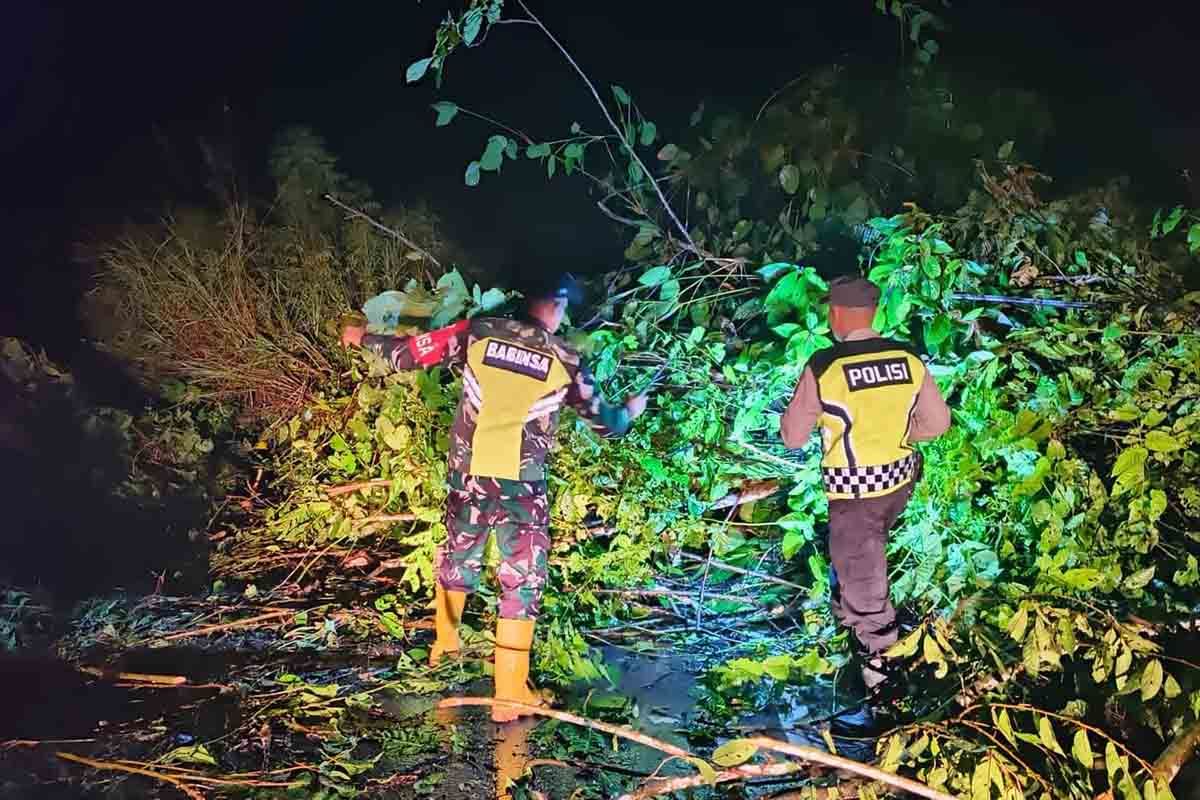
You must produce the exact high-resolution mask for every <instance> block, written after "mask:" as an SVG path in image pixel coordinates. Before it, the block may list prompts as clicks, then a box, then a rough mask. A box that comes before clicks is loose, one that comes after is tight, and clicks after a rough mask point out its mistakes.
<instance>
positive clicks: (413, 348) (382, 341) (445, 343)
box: [362, 320, 471, 372]
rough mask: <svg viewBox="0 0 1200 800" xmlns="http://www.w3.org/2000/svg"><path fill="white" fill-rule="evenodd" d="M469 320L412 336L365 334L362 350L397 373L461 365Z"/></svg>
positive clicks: (468, 334)
mask: <svg viewBox="0 0 1200 800" xmlns="http://www.w3.org/2000/svg"><path fill="white" fill-rule="evenodd" d="M470 334H471V323H470V321H469V320H463V321H461V322H456V323H454V324H453V325H451V326H449V327H446V328H438V329H437V330H435V331H429V332H428V333H421V334H417V335H415V336H377V335H375V334H367V335H366V336H364V337H363V338H362V346H363V347H364V348H366V349H367V350H370V351H371V352H372V353H374V354H375V355H377V356H380V357H382V358H384V359H385V360H386V361H387V362H388V363H389V364H391V365H392V369H394V370H396V371H397V372H400V371H404V370H411V369H425V368H427V367H433V366H438V365H440V366H450V365H452V364H461V363H463V361H465V360H466V357H467V339H468V338H469V337H470Z"/></svg>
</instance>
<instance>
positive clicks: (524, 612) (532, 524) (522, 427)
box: [342, 278, 646, 722]
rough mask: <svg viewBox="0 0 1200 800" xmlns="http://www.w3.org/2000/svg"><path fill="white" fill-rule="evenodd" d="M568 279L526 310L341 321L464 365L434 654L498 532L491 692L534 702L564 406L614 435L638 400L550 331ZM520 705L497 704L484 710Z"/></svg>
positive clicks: (402, 347) (455, 646)
mask: <svg viewBox="0 0 1200 800" xmlns="http://www.w3.org/2000/svg"><path fill="white" fill-rule="evenodd" d="M573 288H574V287H573V282H572V281H571V280H570V279H569V278H566V279H563V280H555V281H553V282H551V283H543V284H541V285H538V286H535V287H534V288H533V289H532V290H531V291H528V292H527V293H526V307H525V315H524V316H525V318H524V319H522V320H510V319H500V318H496V317H476V318H474V319H470V320H463V321H462V322H458V323H455V324H454V325H451V326H449V327H447V328H442V329H440V330H436V331H431V332H429V333H424V334H420V335H418V336H404V337H396V336H374V335H369V334H366V333H365V331H364V330H363V329H362V328H360V327H353V326H351V327H347V328H346V329H345V330H344V331H343V333H342V341H343V342H344V343H345V344H348V345H359V346H362V347H365V348H367V349H369V350H371V351H372V352H374V353H376V354H378V355H380V356H382V357H383V358H385V359H387V361H388V362H389V363H390V364H391V365H392V366H393V368H395V369H397V370H412V369H423V368H426V367H432V366H435V365H443V366H452V367H456V368H461V370H462V381H463V393H462V398H461V399H460V401H459V405H458V411H457V414H456V416H455V419H454V425H453V428H452V429H451V434H450V473H449V484H450V492H449V496H448V499H447V503H446V530H447V533H448V538H447V541H446V543H445V544H444V545H443V546H442V548H441V549H440V551H439V554H438V582H437V587H436V590H435V597H434V602H435V606H436V623H437V639H436V641H435V642H434V645H433V648H432V650H431V652H430V662H431V663H433V664H436V663H437V662H438V660H439V659H441V657H442V656H444V655H446V654H447V653H454V652H456V651H458V650H459V647H460V644H459V639H458V624H459V621H460V620H461V618H462V610H463V607H464V605H465V604H466V596H467V594H468V593H469V592H472V591H474V590H475V588H476V587H477V586H478V585H479V574H480V571H481V569H482V566H483V549H484V546H485V544H486V543H487V537H488V533H489V532H492V531H494V532H495V534H496V539H497V544H498V545H499V549H500V554H501V557H502V561H501V565H500V570H499V580H500V586H501V599H500V618H499V621H498V624H497V628H496V698H497V699H500V700H511V701H515V702H519V703H526V704H531V705H536V704H538V703H540V702H541V701H540V698H539V697H538V696H537V695H536V694H535V693H534V692H532V691H530V689H529V687H528V678H529V650H530V646H531V644H532V641H533V625H534V620H535V619H536V617H537V614H538V606H539V602H540V599H541V594H542V587H543V586H544V585H545V583H546V557H547V553H548V551H549V549H550V539H549V517H550V510H549V503H548V500H547V497H546V476H545V460H546V453H547V451H548V450H549V449H550V445H551V443H552V442H553V439H554V434H555V431H556V429H557V427H558V415H559V411H560V409H561V408H562V407H563V406H564V405H568V406H570V407H572V408H574V409H575V411H576V412H578V413H579V414H580V416H582V417H583V418H584V419H586V420H587V421H588V422H589V423H590V424H591V425H592V427H593V428H594V429H596V430H597V431H598V432H599V433H601V434H602V435H617V436H619V435H622V434H624V433H625V432H626V431H627V430H628V428H629V425H630V423H631V422H632V421H633V420H634V419H635V418H636V417H637V416H638V415H640V414H641V413H642V412H643V411H644V410H645V408H646V398H645V396H644V395H643V396H638V397H633V398H630V399H629V400H628V401H627V402H626V403H625V404H624V405H619V406H618V405H611V404H609V403H607V402H606V401H605V400H604V399H603V398H602V397H600V395H599V393H598V392H597V391H596V387H595V384H594V381H593V379H592V375H591V373H590V372H589V371H588V369H587V368H586V367H585V366H584V365H583V364H582V363H581V362H580V359H579V355H578V353H576V352H575V351H574V350H572V349H571V348H570V347H569V346H568V345H567V344H566V342H564V341H563V340H562V339H560V338H559V337H557V336H555V332H556V331H557V330H558V328H559V326H560V325H561V324H562V320H563V316H564V315H565V313H566V310H567V305H568V302H569V299H570V296H571V294H572V291H573ZM520 715H521V714H520V712H519V711H517V710H515V709H511V708H504V707H502V706H493V709H492V719H494V720H496V721H497V722H508V721H511V720H513V719H516V718H517V717H518V716H520Z"/></svg>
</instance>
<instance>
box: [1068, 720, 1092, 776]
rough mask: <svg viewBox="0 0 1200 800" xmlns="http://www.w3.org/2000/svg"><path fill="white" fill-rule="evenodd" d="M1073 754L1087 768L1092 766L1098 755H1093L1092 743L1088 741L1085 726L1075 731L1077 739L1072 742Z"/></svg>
mask: <svg viewBox="0 0 1200 800" xmlns="http://www.w3.org/2000/svg"><path fill="white" fill-rule="evenodd" d="M1071 754H1072V755H1074V756H1075V760H1076V761H1078V762H1079V763H1080V764H1081V765H1082V766H1083V767H1084V768H1085V769H1091V768H1092V763H1093V762H1094V761H1095V760H1096V757H1095V756H1094V755H1092V744H1091V742H1089V741H1088V735H1087V731H1085V730H1084V729H1083V728H1079V729H1078V730H1076V731H1075V740H1074V741H1073V742H1072V743H1071Z"/></svg>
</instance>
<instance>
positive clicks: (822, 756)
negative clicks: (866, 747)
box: [746, 736, 955, 800]
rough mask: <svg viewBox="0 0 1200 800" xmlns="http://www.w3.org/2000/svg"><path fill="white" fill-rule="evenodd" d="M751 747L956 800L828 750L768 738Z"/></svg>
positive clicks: (754, 741) (938, 798) (757, 738)
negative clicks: (827, 751)
mask: <svg viewBox="0 0 1200 800" xmlns="http://www.w3.org/2000/svg"><path fill="white" fill-rule="evenodd" d="M746 742H747V743H749V744H753V745H755V746H757V747H759V748H761V749H763V750H773V751H774V752H776V753H784V754H785V755H789V756H793V757H795V758H799V759H802V760H804V761H809V762H812V763H814V764H821V765H823V766H826V767H832V768H834V769H840V770H844V771H845V772H852V773H854V774H855V775H859V776H861V777H863V778H866V779H868V780H872V781H878V782H880V783H886V784H887V785H888V786H892V787H894V788H896V789H901V790H903V791H906V792H909V793H911V794H915V795H917V796H919V797H927V798H929V800H955V799H954V797H953V796H951V795H948V794H946V793H944V792H939V791H937V790H936V789H930V788H929V787H928V786H926V785H925V784H923V783H921V782H919V781H914V780H912V779H910V778H904V777H901V776H899V775H893V774H892V773H890V772H884V771H883V770H881V769H878V768H876V767H872V766H869V765H867V764H860V763H859V762H857V761H851V760H850V759H848V758H843V757H841V756H835V755H833V754H831V753H826V752H825V751H824V750H817V749H816V748H815V747H805V746H804V745H799V744H791V743H790V742H780V741H778V740H776V739H770V738H768V737H766V736H755V737H752V738H750V739H747V740H746Z"/></svg>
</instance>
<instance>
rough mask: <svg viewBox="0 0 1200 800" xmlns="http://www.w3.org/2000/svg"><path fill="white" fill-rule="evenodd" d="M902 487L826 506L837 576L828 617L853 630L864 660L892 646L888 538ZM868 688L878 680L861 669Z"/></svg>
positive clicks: (904, 494)
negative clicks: (834, 594)
mask: <svg viewBox="0 0 1200 800" xmlns="http://www.w3.org/2000/svg"><path fill="white" fill-rule="evenodd" d="M911 491H912V490H911V487H905V488H904V489H900V490H899V491H896V492H893V493H892V494H889V495H884V496H883V497H871V498H863V499H860V500H830V501H829V555H830V560H831V561H832V562H833V568H834V571H835V572H836V573H837V582H838V589H839V592H838V596H837V597H835V599H834V603H833V612H834V615H835V616H836V617H837V618H838V620H839V621H840V622H841V623H842V624H843V625H845V626H847V627H848V628H850V629H851V630H853V631H854V635H855V637H856V638H857V639H858V641H859V643H860V644H861V645H862V647H863V649H864V650H865V651H866V652H867V654H868V656H869V657H875V656H878V654H880V653H881V652H882V651H884V650H886V649H887V648H888V647H890V646H891V645H892V644H894V643H895V642H896V638H897V632H896V610H895V609H894V608H893V607H892V603H891V600H890V599H889V597H888V577H887V537H888V532H889V531H890V530H891V527H892V525H893V524H895V522H896V519H897V518H898V517H899V516H900V514H901V512H903V510H904V505H905V504H906V503H907V502H908V497H909V495H910V494H911ZM864 679H865V680H866V681H867V684H868V688H872V687H873V686H874V685H875V684H877V683H878V682H879V681H880V680H881V679H882V674H881V673H879V672H878V671H877V670H871V669H868V670H864Z"/></svg>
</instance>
